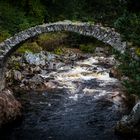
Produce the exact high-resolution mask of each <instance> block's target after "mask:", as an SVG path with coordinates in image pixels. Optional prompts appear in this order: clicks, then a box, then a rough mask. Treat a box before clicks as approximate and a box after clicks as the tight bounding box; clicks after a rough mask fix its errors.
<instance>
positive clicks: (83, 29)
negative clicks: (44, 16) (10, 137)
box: [0, 21, 126, 90]
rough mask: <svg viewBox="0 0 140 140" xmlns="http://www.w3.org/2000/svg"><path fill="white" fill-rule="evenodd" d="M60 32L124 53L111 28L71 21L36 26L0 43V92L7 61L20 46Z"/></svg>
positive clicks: (124, 43)
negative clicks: (32, 39)
mask: <svg viewBox="0 0 140 140" xmlns="http://www.w3.org/2000/svg"><path fill="white" fill-rule="evenodd" d="M60 31H66V32H74V33H78V34H80V35H84V36H90V37H94V38H96V39H98V40H100V41H102V42H104V43H105V44H108V45H110V46H112V47H114V48H115V49H116V50H118V51H120V52H121V53H124V51H125V48H126V42H123V41H122V39H121V36H120V34H119V33H117V32H115V31H114V29H111V28H105V27H102V26H99V25H94V24H89V23H80V22H75V23H74V22H71V21H64V22H56V23H49V24H43V25H38V26H35V27H32V28H29V29H27V30H25V31H22V32H19V33H17V34H15V35H14V36H13V37H10V38H9V39H6V40H5V41H4V42H2V43H0V81H1V82H0V85H1V86H0V89H1V90H2V89H3V88H4V87H5V84H4V81H5V76H4V74H5V65H6V63H7V60H8V58H9V57H10V56H11V55H12V54H13V53H14V52H15V51H16V50H17V49H18V48H19V47H20V46H21V44H22V43H23V42H25V41H27V40H28V39H31V38H33V37H36V36H38V35H40V34H44V33H50V32H60Z"/></svg>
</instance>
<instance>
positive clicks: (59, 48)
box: [54, 47, 63, 55]
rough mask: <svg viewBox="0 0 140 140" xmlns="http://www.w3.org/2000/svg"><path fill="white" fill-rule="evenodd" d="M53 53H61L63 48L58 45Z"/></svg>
mask: <svg viewBox="0 0 140 140" xmlns="http://www.w3.org/2000/svg"><path fill="white" fill-rule="evenodd" d="M54 53H55V54H57V55H62V54H63V50H62V48H61V47H58V48H56V49H55V50H54Z"/></svg>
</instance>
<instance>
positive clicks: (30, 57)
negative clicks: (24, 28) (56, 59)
mask: <svg viewBox="0 0 140 140" xmlns="http://www.w3.org/2000/svg"><path fill="white" fill-rule="evenodd" d="M24 58H25V60H26V61H27V63H29V64H31V65H32V64H33V65H36V66H38V65H42V66H44V65H46V55H45V54H44V53H43V52H40V53H36V54H33V53H31V52H30V53H29V52H27V53H25V55H24Z"/></svg>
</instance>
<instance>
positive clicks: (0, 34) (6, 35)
mask: <svg viewBox="0 0 140 140" xmlns="http://www.w3.org/2000/svg"><path fill="white" fill-rule="evenodd" d="M10 36H11V35H10V34H9V32H8V31H6V30H3V29H1V27H0V42H2V41H4V40H5V39H6V38H9V37H10Z"/></svg>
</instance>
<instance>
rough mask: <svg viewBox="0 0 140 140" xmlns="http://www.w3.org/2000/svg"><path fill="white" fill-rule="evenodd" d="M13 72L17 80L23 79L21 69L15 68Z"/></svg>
mask: <svg viewBox="0 0 140 140" xmlns="http://www.w3.org/2000/svg"><path fill="white" fill-rule="evenodd" d="M13 73H14V79H15V80H18V81H21V79H22V74H21V72H20V71H17V70H14V71H13Z"/></svg>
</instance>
